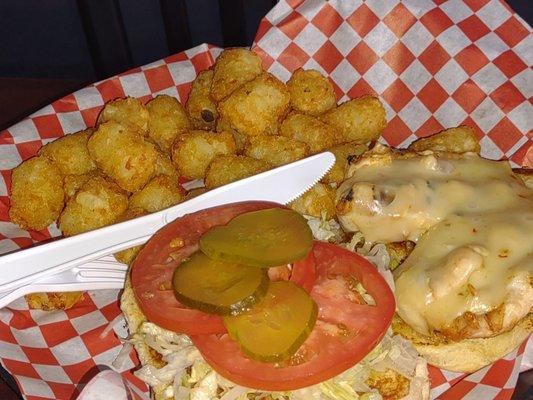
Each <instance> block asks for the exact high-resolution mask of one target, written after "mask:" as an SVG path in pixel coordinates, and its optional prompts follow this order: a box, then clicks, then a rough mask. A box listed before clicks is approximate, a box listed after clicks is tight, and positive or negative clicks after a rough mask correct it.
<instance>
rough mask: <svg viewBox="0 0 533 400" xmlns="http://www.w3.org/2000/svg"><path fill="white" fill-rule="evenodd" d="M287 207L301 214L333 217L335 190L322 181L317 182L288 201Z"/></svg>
mask: <svg viewBox="0 0 533 400" xmlns="http://www.w3.org/2000/svg"><path fill="white" fill-rule="evenodd" d="M289 207H290V208H292V209H293V210H294V211H297V212H299V213H300V214H303V215H310V216H312V217H316V218H321V217H322V216H324V218H326V219H331V218H334V217H335V191H334V190H333V189H332V188H331V187H329V186H327V185H324V184H322V183H317V184H316V185H315V186H313V187H312V188H311V189H309V190H308V191H307V192H305V193H304V194H303V195H301V196H300V197H298V198H297V199H296V200H294V201H292V202H291V203H289Z"/></svg>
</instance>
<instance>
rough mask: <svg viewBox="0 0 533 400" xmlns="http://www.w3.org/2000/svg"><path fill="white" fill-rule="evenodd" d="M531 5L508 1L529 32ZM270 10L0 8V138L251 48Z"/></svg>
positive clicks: (51, 4) (106, 1) (168, 3)
mask: <svg viewBox="0 0 533 400" xmlns="http://www.w3.org/2000/svg"><path fill="white" fill-rule="evenodd" d="M345 1H350V0H345ZM427 1H430V0H427ZM531 1H532V0H509V4H511V6H512V7H513V8H514V9H515V10H516V11H517V12H518V14H520V15H521V16H522V17H523V18H524V19H525V20H526V21H528V22H529V23H530V24H531V20H532V19H533V6H532V5H531ZM276 2H277V1H276V0H44V1H43V0H0V130H2V129H4V128H6V127H8V126H10V125H11V124H13V123H15V122H16V121H18V120H19V119H22V118H23V117H25V116H26V115H28V114H30V113H31V112H33V111H36V110H38V109H39V108H41V107H43V106H45V105H46V104H48V103H50V102H52V101H53V100H55V99H57V98H59V97H61V96H63V95H66V94H68V93H70V92H73V91H74V90H76V89H79V88H81V87H83V86H85V85H86V84H88V83H91V82H94V81H97V80H100V79H104V78H107V77H109V76H113V75H115V74H117V73H120V72H123V71H126V70H128V69H130V68H133V67H136V66H140V65H144V64H147V63H149V62H151V61H154V60H158V59H161V58H163V57H165V56H168V55H169V54H173V53H177V52H180V51H182V50H185V49H188V48H190V47H193V46H196V45H199V44H201V43H211V44H214V45H217V46H220V47H228V46H249V45H251V43H252V41H253V38H254V35H255V32H256V29H257V26H258V24H259V22H260V20H261V18H262V17H263V16H264V15H265V14H266V13H267V12H268V10H270V9H271V8H272V7H273V6H274V5H275V4H276Z"/></svg>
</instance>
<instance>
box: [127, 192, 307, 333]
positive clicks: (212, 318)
mask: <svg viewBox="0 0 533 400" xmlns="http://www.w3.org/2000/svg"><path fill="white" fill-rule="evenodd" d="M275 207H284V206H283V205H280V204H276V203H271V202H259V201H248V202H242V203H233V204H228V205H224V206H220V207H214V208H209V209H207V210H202V211H199V212H196V213H193V214H189V215H186V216H184V217H182V218H178V219H176V220H175V221H173V222H171V223H170V224H168V225H166V226H165V227H163V228H162V229H160V230H159V231H157V232H156V233H155V235H154V236H153V237H152V238H151V239H150V240H149V241H148V243H147V244H146V245H145V246H144V248H143V249H142V250H141V251H140V252H139V255H138V256H137V258H136V259H135V262H134V264H133V266H132V270H131V283H132V287H133V292H134V294H135V298H136V299H137V302H138V303H139V306H140V308H141V310H142V311H143V313H144V314H145V315H146V318H148V320H149V321H151V322H153V323H154V324H156V325H159V326H160V327H162V328H165V329H168V330H172V331H175V332H180V333H186V334H188V335H201V334H209V333H223V332H226V328H225V327H224V325H223V323H222V319H221V318H220V317H219V316H217V315H212V314H206V313H204V312H201V311H198V310H193V309H190V308H187V307H186V306H184V305H183V304H181V303H180V302H179V301H178V300H177V299H176V297H175V296H174V293H173V291H172V289H171V286H170V285H171V281H172V274H173V272H174V269H175V268H176V267H177V266H178V265H179V264H180V263H181V261H182V260H183V259H185V258H186V257H188V256H190V255H191V254H192V253H194V252H195V251H197V250H198V241H199V239H200V237H201V236H202V235H203V234H204V233H205V232H207V231H208V230H209V229H211V228H212V227H214V226H217V225H225V224H227V223H228V222H229V221H231V220H232V219H233V218H235V217H236V216H237V215H240V214H243V213H246V212H251V211H257V210H262V209H266V208H275ZM291 280H293V281H294V282H295V283H296V284H298V285H300V286H302V287H303V288H304V289H306V290H307V291H309V290H310V289H311V287H312V286H313V283H314V281H315V268H314V259H313V254H310V255H309V256H308V257H307V258H306V259H305V260H302V261H299V262H296V263H294V266H293V271H292V276H291Z"/></svg>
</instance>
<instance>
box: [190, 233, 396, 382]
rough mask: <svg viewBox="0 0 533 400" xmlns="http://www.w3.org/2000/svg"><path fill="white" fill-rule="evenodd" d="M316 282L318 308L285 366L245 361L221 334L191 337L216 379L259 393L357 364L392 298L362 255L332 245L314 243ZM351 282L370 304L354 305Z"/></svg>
mask: <svg viewBox="0 0 533 400" xmlns="http://www.w3.org/2000/svg"><path fill="white" fill-rule="evenodd" d="M313 252H314V256H315V263H316V264H315V265H316V269H317V280H316V282H315V285H314V286H313V288H312V290H311V297H313V299H314V300H315V301H316V303H317V305H318V307H319V316H318V321H317V324H316V326H315V328H314V329H313V332H312V333H311V335H310V336H309V337H308V339H307V340H306V341H305V343H304V344H303V345H302V347H301V348H300V350H299V351H298V353H297V355H296V356H295V357H293V359H292V360H291V362H289V363H287V362H286V363H285V365H279V364H267V363H262V362H259V361H254V360H251V359H249V358H247V357H245V356H244V355H243V354H242V353H241V352H240V350H239V345H238V344H237V343H236V342H234V341H233V340H231V339H230V338H229V336H228V335H227V334H218V335H199V336H192V337H191V339H192V341H193V343H194V345H195V346H196V347H197V348H198V349H199V350H200V352H201V353H202V355H203V357H204V358H205V359H206V361H207V362H208V363H209V364H210V365H211V366H212V367H213V368H214V369H215V370H216V371H217V372H218V373H219V374H220V375H222V376H224V377H225V378H227V379H229V380H231V381H233V382H235V383H238V384H240V385H243V386H246V387H251V388H256V389H261V390H274V391H278V390H280V391H283V390H295V389H299V388H302V387H306V386H310V385H314V384H317V383H319V382H323V381H325V380H327V379H329V378H331V377H334V376H336V375H338V374H340V373H341V372H343V371H345V370H347V369H349V368H350V367H352V366H353V365H355V364H356V363H357V362H359V361H360V360H362V359H363V358H364V357H365V356H366V355H367V354H368V353H369V352H370V351H371V350H372V349H373V348H374V347H375V346H376V345H377V343H378V342H379V341H380V340H381V338H382V337H383V335H384V334H385V332H386V330H387V328H388V327H389V325H390V323H391V320H392V316H393V314H394V310H395V307H396V305H395V300H394V295H393V293H392V291H391V289H390V288H389V286H388V285H387V283H386V282H385V280H384V279H383V278H382V276H381V275H380V274H379V273H378V272H377V270H376V268H375V267H374V266H373V265H372V264H371V263H370V262H368V261H367V260H366V259H364V258H363V257H361V256H359V255H357V254H355V253H353V252H351V251H349V250H346V249H343V248H340V247H338V246H335V245H333V244H328V243H323V242H315V245H314V248H313ZM350 278H355V279H357V280H358V281H359V282H360V283H361V284H362V285H363V287H364V288H365V289H366V291H367V292H368V293H369V294H370V295H371V296H372V297H373V298H374V300H375V302H376V305H375V306H370V305H362V304H360V297H359V296H357V295H356V294H355V293H354V292H353V291H352V290H351V289H350V287H349V285H350Z"/></svg>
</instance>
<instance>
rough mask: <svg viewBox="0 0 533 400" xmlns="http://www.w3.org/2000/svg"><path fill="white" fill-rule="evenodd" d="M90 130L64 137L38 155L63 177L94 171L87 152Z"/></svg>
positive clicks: (47, 146)
mask: <svg viewBox="0 0 533 400" xmlns="http://www.w3.org/2000/svg"><path fill="white" fill-rule="evenodd" d="M92 132H93V130H92V129H91V128H89V129H85V130H83V131H80V132H76V133H72V134H70V135H65V136H63V137H60V138H59V139H56V140H54V141H53V142H50V143H48V144H46V145H45V146H43V147H42V148H41V150H39V155H42V156H44V157H46V158H48V159H49V160H50V161H53V162H54V164H55V165H56V166H57V167H58V168H59V170H60V171H61V173H62V174H63V175H80V174H85V173H87V172H90V171H93V170H95V169H96V164H95V163H94V161H93V160H92V159H91V156H90V155H89V150H87V141H88V140H89V137H90V136H91V134H92Z"/></svg>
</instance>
